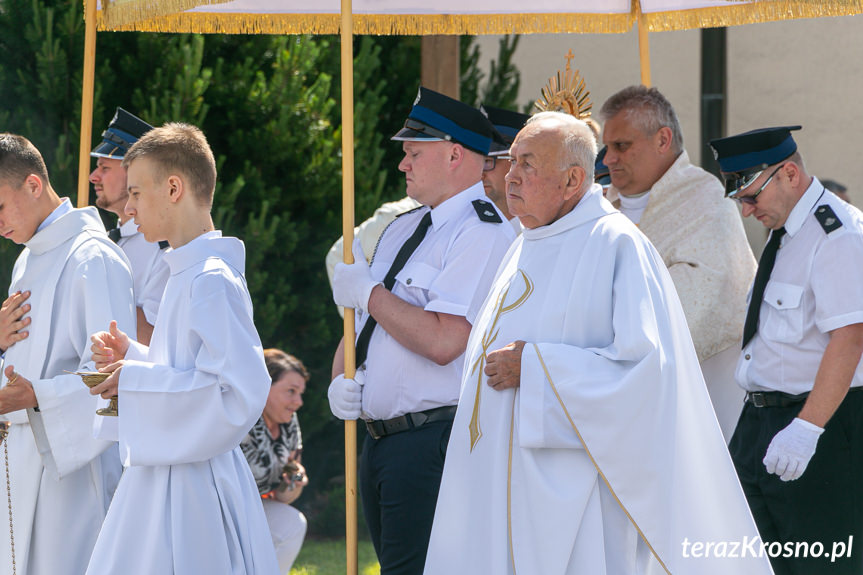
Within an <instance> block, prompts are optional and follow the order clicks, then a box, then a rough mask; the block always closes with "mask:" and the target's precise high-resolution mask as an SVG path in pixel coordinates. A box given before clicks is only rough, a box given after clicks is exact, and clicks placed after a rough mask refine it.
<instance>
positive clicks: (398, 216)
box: [381, 206, 425, 235]
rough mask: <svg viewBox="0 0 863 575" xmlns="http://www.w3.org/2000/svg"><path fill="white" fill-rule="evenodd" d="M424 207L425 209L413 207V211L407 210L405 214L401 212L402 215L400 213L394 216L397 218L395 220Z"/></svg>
mask: <svg viewBox="0 0 863 575" xmlns="http://www.w3.org/2000/svg"><path fill="white" fill-rule="evenodd" d="M424 207H425V206H417V207H415V208H414V209H412V210H408V211H406V212H402V213H400V214H396V217H397V218H400V217H402V216H406V215H408V214H412V213H414V212H415V211H417V210H421V209H423V208H424ZM381 235H383V234H381Z"/></svg>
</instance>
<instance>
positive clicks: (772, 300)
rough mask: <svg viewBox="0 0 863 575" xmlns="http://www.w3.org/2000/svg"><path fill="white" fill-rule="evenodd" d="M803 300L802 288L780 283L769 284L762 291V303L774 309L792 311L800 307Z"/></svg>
mask: <svg viewBox="0 0 863 575" xmlns="http://www.w3.org/2000/svg"><path fill="white" fill-rule="evenodd" d="M802 299H803V288H802V287H800V286H796V285H792V284H784V283H781V282H770V283H769V284H767V289H765V290H764V301H765V302H767V303H768V304H769V305H770V306H771V307H774V308H776V309H794V308H796V307H800V301H801V300H802Z"/></svg>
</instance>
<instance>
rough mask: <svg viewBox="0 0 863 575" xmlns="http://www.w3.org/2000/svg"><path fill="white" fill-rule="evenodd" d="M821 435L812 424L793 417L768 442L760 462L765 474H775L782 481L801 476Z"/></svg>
mask: <svg viewBox="0 0 863 575" xmlns="http://www.w3.org/2000/svg"><path fill="white" fill-rule="evenodd" d="M822 433H824V430H823V429H822V428H820V427H818V426H817V425H815V424H814V423H809V422H808V421H806V420H804V419H800V418H799V417H795V418H794V421H792V422H791V423H789V424H788V427H786V428H785V429H783V430H782V431H780V432H779V433H777V434H776V435H775V436H774V437H773V440H772V441H771V442H770V446H769V447H768V448H767V455H765V456H764V460H763V461H762V463H764V467H766V468H767V473H775V474H776V475H778V476H779V479H781V480H782V481H793V480H795V479H797V478H798V477H800V476H801V475H803V472H804V471H806V466H807V465H809V460H810V459H812V456H813V455H815V446H816V445H817V444H818V438H819V437H821V434H822Z"/></svg>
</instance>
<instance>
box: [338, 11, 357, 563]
mask: <svg viewBox="0 0 863 575" xmlns="http://www.w3.org/2000/svg"><path fill="white" fill-rule="evenodd" d="M353 40H354V19H353V7H352V6H351V0H342V25H341V48H342V51H341V60H342V237H343V238H344V242H343V243H344V249H343V254H342V255H343V259H344V262H345V263H346V264H351V263H354V256H353V252H352V251H351V246H353V243H354V42H353ZM344 321H345V323H344V326H345V346H344V347H345V377H346V378H349V379H352V378H353V377H354V375H355V374H356V348H355V344H354V341H355V340H356V337H355V327H354V314H353V310H350V309H346V310H345V320H344ZM345 558H346V560H347V575H357V571H358V558H357V422H356V421H354V420H351V421H345Z"/></svg>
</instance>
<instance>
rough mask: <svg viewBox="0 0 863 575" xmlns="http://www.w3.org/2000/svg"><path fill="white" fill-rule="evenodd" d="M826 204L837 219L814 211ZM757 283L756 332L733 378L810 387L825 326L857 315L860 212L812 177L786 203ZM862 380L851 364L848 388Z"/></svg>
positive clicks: (862, 316) (862, 299)
mask: <svg viewBox="0 0 863 575" xmlns="http://www.w3.org/2000/svg"><path fill="white" fill-rule="evenodd" d="M823 205H827V206H830V208H831V209H832V210H833V212H834V213H835V215H836V217H837V218H838V219H839V221H841V222H842V226H841V227H839V228H837V229H835V230H833V231H832V232H830V233H829V234H828V233H826V232H825V230H824V228H823V227H822V226H821V224H820V223H819V221H818V220H817V219H816V217H815V213H816V210H817V209H818V207H819V206H823ZM785 230H786V232H787V233H786V235H785V237H784V238H782V242H781V244H780V248H779V251H778V253H777V255H776V265H775V267H774V268H773V272H772V273H771V274H770V281H768V282H767V287H766V288H765V290H764V302H763V303H762V304H761V313H760V315H759V323H758V331H757V332H756V333H755V336H754V337H753V338H752V340H751V341H750V342H749V345H747V346H746V347H745V348H744V349H743V352H742V353H741V354H740V360H739V362H738V364H737V382H738V383H739V384H740V385H741V386H742V387H743V388H744V389H747V390H750V391H759V390H760V391H764V390H771V391H784V392H786V393H792V394H799V393H805V392H807V391H810V390H811V389H812V386H813V384H814V383H815V374H816V373H817V372H818V367H819V365H820V364H821V358H822V357H823V356H824V350H825V349H826V348H827V343H828V342H829V341H830V334H829V332H830V331H832V330H834V329H837V328H840V327H844V326H846V325H851V324H855V323H861V322H863V214H861V212H860V210H858V209H857V208H855V207H853V206H851V205H850V204H847V203H845V202H843V201H842V200H840V199H839V198H837V197H836V196H835V195H833V194H832V193H831V192H829V191H826V190H825V189H824V186H823V185H822V184H821V182H819V181H818V179H817V178H812V184H810V186H809V188H808V189H807V190H806V192H805V193H804V194H803V196H802V197H801V198H800V200H799V201H798V202H797V205H795V206H794V209H792V210H791V213H790V214H789V215H788V221H786V222H785ZM860 385H863V368H861V367H860V366H858V367H857V371H856V372H855V373H854V378H853V379H852V381H851V386H852V387H857V386H860Z"/></svg>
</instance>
